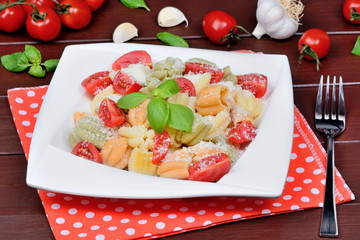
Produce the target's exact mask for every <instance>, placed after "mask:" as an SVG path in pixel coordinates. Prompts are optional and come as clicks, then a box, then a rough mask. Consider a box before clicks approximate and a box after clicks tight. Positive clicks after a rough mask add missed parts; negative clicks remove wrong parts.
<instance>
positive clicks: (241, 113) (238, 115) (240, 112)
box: [230, 105, 254, 125]
mask: <svg viewBox="0 0 360 240" xmlns="http://www.w3.org/2000/svg"><path fill="white" fill-rule="evenodd" d="M230 116H231V121H232V122H233V123H234V125H236V124H238V123H239V122H242V121H250V122H251V123H253V122H254V117H253V116H252V114H251V112H249V111H247V110H245V109H243V108H242V107H240V106H238V105H235V106H234V107H233V109H232V110H231V114H230Z"/></svg>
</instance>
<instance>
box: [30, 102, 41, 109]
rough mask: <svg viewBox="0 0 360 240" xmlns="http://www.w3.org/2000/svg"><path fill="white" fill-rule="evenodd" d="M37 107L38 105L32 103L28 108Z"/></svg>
mask: <svg viewBox="0 0 360 240" xmlns="http://www.w3.org/2000/svg"><path fill="white" fill-rule="evenodd" d="M38 106H39V104H37V103H32V104H30V107H31V108H37V107H38Z"/></svg>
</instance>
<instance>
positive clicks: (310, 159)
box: [305, 157, 314, 162]
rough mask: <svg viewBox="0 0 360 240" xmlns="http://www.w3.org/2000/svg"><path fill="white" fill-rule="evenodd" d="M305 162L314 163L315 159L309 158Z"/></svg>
mask: <svg viewBox="0 0 360 240" xmlns="http://www.w3.org/2000/svg"><path fill="white" fill-rule="evenodd" d="M305 161H306V162H312V161H314V158H313V157H307V158H306V159H305Z"/></svg>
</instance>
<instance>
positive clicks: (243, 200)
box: [236, 198, 246, 203]
mask: <svg viewBox="0 0 360 240" xmlns="http://www.w3.org/2000/svg"><path fill="white" fill-rule="evenodd" d="M236 201H237V202H240V203H241V202H245V201H246V199H245V198H238V199H236Z"/></svg>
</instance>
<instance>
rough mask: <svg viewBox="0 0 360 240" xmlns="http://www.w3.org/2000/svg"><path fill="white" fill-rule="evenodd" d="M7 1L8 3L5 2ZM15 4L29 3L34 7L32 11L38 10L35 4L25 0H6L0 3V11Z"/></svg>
mask: <svg viewBox="0 0 360 240" xmlns="http://www.w3.org/2000/svg"><path fill="white" fill-rule="evenodd" d="M7 3H9V4H7ZM16 5H31V6H32V7H33V8H34V11H36V12H37V13H38V12H39V10H38V8H37V6H36V5H35V4H33V3H27V2H25V0H18V1H16V2H10V0H8V1H6V2H5V3H3V4H1V3H0V12H1V11H2V10H4V9H7V8H11V7H13V6H16Z"/></svg>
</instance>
